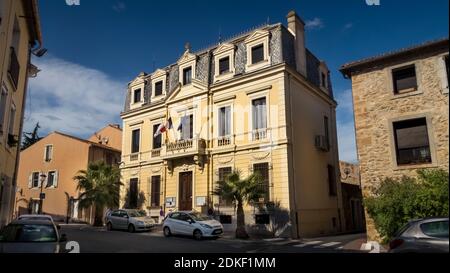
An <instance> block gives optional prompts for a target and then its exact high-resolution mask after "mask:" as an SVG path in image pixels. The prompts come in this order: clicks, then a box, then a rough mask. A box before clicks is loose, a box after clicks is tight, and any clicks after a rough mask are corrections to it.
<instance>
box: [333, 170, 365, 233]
mask: <svg viewBox="0 0 450 273" xmlns="http://www.w3.org/2000/svg"><path fill="white" fill-rule="evenodd" d="M339 166H340V170H341V187H342V207H343V211H344V218H345V226H344V227H345V230H346V231H352V232H360V231H364V230H365V228H366V224H365V217H364V209H363V202H362V201H363V200H362V191H361V176H360V174H359V165H358V164H353V163H349V162H344V161H339Z"/></svg>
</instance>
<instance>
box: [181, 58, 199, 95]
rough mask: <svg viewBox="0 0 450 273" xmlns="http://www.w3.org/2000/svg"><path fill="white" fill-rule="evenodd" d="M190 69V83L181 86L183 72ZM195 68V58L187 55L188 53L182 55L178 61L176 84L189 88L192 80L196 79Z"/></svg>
mask: <svg viewBox="0 0 450 273" xmlns="http://www.w3.org/2000/svg"><path fill="white" fill-rule="evenodd" d="M189 66H190V67H192V75H191V83H190V84H186V85H183V79H184V73H183V70H184V69H185V68H188V67H189ZM196 66H197V56H196V55H194V54H192V53H189V52H188V51H187V52H185V53H184V54H183V56H182V57H181V59H180V60H179V61H178V75H179V76H178V82H179V83H180V84H181V86H182V87H184V86H190V85H192V82H193V80H194V79H196V77H195V74H196V71H197V70H196V68H197V67H196Z"/></svg>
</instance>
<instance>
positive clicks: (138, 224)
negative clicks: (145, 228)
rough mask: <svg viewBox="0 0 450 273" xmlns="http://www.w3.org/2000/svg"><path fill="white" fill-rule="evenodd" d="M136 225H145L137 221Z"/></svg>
mask: <svg viewBox="0 0 450 273" xmlns="http://www.w3.org/2000/svg"><path fill="white" fill-rule="evenodd" d="M136 224H138V225H145V223H144V222H142V221H137V222H136Z"/></svg>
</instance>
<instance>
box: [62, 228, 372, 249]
mask: <svg viewBox="0 0 450 273" xmlns="http://www.w3.org/2000/svg"><path fill="white" fill-rule="evenodd" d="M61 231H62V233H65V234H67V237H68V240H69V241H76V242H78V244H79V246H80V252H81V253H275V252H281V253H299V252H324V253H330V252H348V251H349V250H348V249H346V248H345V246H346V245H348V244H349V243H351V242H354V241H355V240H357V239H359V238H362V236H364V235H363V234H356V235H343V236H336V237H323V238H314V239H304V240H287V239H269V240H258V241H252V240H249V241H244V240H236V239H233V238H219V239H215V240H214V239H206V240H202V241H195V240H193V239H192V238H188V237H170V238H165V237H164V236H163V234H162V232H161V231H157V230H155V231H151V232H144V233H128V232H125V231H106V230H105V229H104V228H92V227H89V226H81V225H69V226H62V230H61ZM62 249H64V247H62Z"/></svg>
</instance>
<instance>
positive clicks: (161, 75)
mask: <svg viewBox="0 0 450 273" xmlns="http://www.w3.org/2000/svg"><path fill="white" fill-rule="evenodd" d="M151 80H152V96H151V99H152V100H154V99H159V98H164V97H165V96H166V94H167V90H166V80H167V71H165V70H161V69H158V70H156V72H155V73H153V75H152V76H151ZM158 82H162V93H161V95H158V96H156V95H155V90H156V89H155V87H156V83H158Z"/></svg>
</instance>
